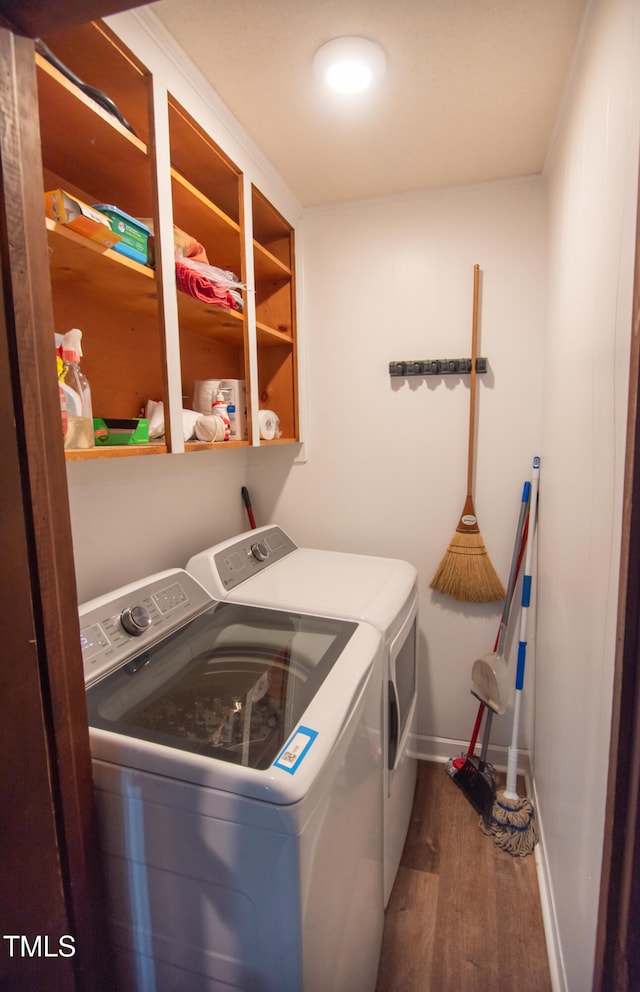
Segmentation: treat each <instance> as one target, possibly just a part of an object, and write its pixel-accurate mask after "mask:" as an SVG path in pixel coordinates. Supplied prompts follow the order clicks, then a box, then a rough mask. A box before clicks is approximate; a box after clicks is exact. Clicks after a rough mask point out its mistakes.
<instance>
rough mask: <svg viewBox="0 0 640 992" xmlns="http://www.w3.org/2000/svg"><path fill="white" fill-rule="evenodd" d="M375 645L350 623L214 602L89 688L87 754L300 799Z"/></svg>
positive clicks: (284, 799)
mask: <svg viewBox="0 0 640 992" xmlns="http://www.w3.org/2000/svg"><path fill="white" fill-rule="evenodd" d="M372 637H373V640H372ZM365 645H366V647H365ZM378 647H379V636H378V635H377V634H376V633H375V632H374V631H373V630H372V629H371V628H364V627H362V626H361V625H358V624H356V623H352V622H350V621H346V620H334V619H327V618H324V617H317V616H311V617H310V616H303V615H301V614H294V613H284V612H279V611H275V610H267V609H260V608H256V607H252V606H244V605H237V604H234V603H218V604H216V605H215V606H214V607H212V608H210V609H207V610H206V611H205V612H204V613H202V614H201V615H199V616H197V617H195V618H194V619H192V620H190V621H189V622H188V623H187V624H185V625H184V626H182V627H180V628H179V629H178V630H176V631H174V632H173V633H171V634H170V635H169V636H167V637H165V638H163V639H162V640H160V641H159V642H158V643H156V644H154V645H151V646H150V647H148V648H147V649H146V650H144V651H142V652H141V653H140V654H137V655H135V656H134V657H133V658H131V659H130V660H128V661H127V662H126V663H125V664H124V665H122V666H120V667H118V668H117V669H115V670H113V671H112V672H110V673H109V674H107V675H106V676H105V677H104V678H102V679H101V680H99V681H97V682H95V683H94V684H93V685H91V686H90V687H89V688H88V690H87V708H88V713H89V725H90V727H91V728H92V750H93V754H94V758H102V759H103V760H107V761H114V762H116V763H118V764H121V765H125V764H130V765H131V767H135V768H138V769H143V770H149V771H154V772H158V773H161V774H164V775H168V776H170V777H177V778H182V779H186V780H190V781H196V782H198V783H201V784H204V785H209V786H212V787H217V788H222V789H225V790H228V791H235V792H241V793H243V794H245V795H251V796H254V797H256V798H266V797H268V798H269V800H270V801H271V802H278V803H289V802H294V801H297V799H298V798H300V797H301V794H302V793H303V792H304V791H305V783H307V782H308V780H309V775H308V774H307V773H309V774H310V775H311V779H313V778H314V776H315V774H316V773H317V771H318V768H319V764H318V761H319V760H320V759H319V756H320V755H321V754H322V755H325V756H326V754H325V752H327V749H328V750H330V749H331V746H332V741H335V739H336V738H337V735H338V734H339V732H340V728H341V727H342V726H343V724H344V723H345V722H346V721H348V720H349V718H350V711H351V707H352V706H353V704H354V697H357V695H358V693H359V692H360V691H361V686H362V683H363V680H365V679H366V677H368V674H369V672H370V670H371V668H372V666H373V664H374V661H375V658H376V656H377V650H378ZM363 648H364V649H363ZM339 659H342V660H341V662H340V664H339V665H337V664H336V663H337V662H338V660H339ZM345 666H348V669H347V670H346V671H345ZM317 738H321V740H320V743H319V745H318V744H317V742H316V739H317ZM310 752H313V753H312V755H311V760H307V755H308V753H310ZM212 759H215V760H212ZM303 766H304V767H303ZM299 772H301V774H298V773H299Z"/></svg>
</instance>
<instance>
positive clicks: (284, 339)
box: [256, 321, 293, 347]
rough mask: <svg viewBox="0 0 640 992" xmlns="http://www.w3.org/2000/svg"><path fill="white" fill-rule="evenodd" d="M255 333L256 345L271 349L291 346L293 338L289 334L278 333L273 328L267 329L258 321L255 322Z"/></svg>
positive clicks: (266, 326) (267, 327)
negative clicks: (286, 345) (285, 345)
mask: <svg viewBox="0 0 640 992" xmlns="http://www.w3.org/2000/svg"><path fill="white" fill-rule="evenodd" d="M256 332H257V336H258V344H263V345H266V346H267V347H269V346H272V347H273V346H275V345H279V344H288V345H293V338H292V337H291V335H290V334H287V333H286V332H284V331H278V330H276V328H275V327H269V326H268V325H267V324H261V323H260V322H259V321H257V322H256Z"/></svg>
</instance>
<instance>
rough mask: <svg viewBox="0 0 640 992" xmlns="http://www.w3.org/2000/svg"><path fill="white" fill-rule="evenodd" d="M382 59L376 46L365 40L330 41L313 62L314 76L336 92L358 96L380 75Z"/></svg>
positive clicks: (383, 62)
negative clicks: (357, 94)
mask: <svg viewBox="0 0 640 992" xmlns="http://www.w3.org/2000/svg"><path fill="white" fill-rule="evenodd" d="M385 68H386V58H385V54H384V52H383V50H382V49H381V47H380V45H377V44H376V43H375V42H374V41H368V40H367V39H366V38H356V37H353V38H333V40H332V41H328V42H327V43H326V44H325V45H323V46H322V47H321V48H319V49H318V51H317V52H316V54H315V56H314V59H313V69H314V72H315V73H316V75H317V76H318V77H319V78H320V79H321V80H322V81H323V82H324V83H326V84H327V86H329V87H330V88H331V89H332V90H337V91H338V92H339V93H360V92H361V91H362V90H366V89H367V87H369V86H372V85H373V83H376V82H378V80H379V79H381V78H382V76H383V75H384V71H385Z"/></svg>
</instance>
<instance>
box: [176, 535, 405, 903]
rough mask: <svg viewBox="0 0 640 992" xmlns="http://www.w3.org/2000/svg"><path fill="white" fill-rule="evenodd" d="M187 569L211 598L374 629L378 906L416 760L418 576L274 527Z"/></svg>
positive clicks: (394, 562) (388, 883) (395, 859)
mask: <svg viewBox="0 0 640 992" xmlns="http://www.w3.org/2000/svg"><path fill="white" fill-rule="evenodd" d="M186 569H187V571H188V572H190V573H191V574H192V575H194V576H195V578H197V579H198V581H199V582H200V583H201V584H202V585H203V586H204V587H205V589H207V590H208V591H209V592H210V593H211V595H212V596H213V597H214V598H216V599H221V600H222V599H225V600H227V601H233V602H237V603H251V604H255V605H260V606H270V607H275V608H277V609H287V610H301V611H303V612H305V613H313V614H316V615H319V616H327V617H344V618H350V619H354V620H358V621H365V622H367V623H369V624H371V625H372V626H374V627H375V628H376V629H377V630H378V631H380V634H381V636H382V640H383V667H382V679H381V685H380V689H381V706H382V724H383V751H384V778H383V809H384V905H385V906H386V905H387V903H388V901H389V897H390V895H391V889H392V887H393V882H394V879H395V877H396V873H397V871H398V866H399V863H400V857H401V855H402V850H403V847H404V843H405V840H406V836H407V831H408V828H409V822H410V819H411V809H412V805H413V797H414V793H415V784H416V774H417V760H416V758H415V757H414V756H412V755H411V754H410V753H409V750H408V745H409V740H410V736H411V734H412V732H413V730H414V729H415V711H416V699H417V598H418V597H417V578H418V573H417V571H416V569H415V567H414V566H413V565H411V564H410V563H409V562H407V561H402V560H399V559H395V558H382V557H374V556H370V555H358V554H345V553H342V552H335V551H323V550H319V549H311V548H300V547H298V546H297V545H296V544H295V543H294V542H293V540H292V539H291V538H290V537H289V536H288V534H286V533H285V532H284V531H283V530H282V528H281V527H278V526H266V527H258V528H256V529H254V530H251V531H247V532H246V533H244V534H241V535H239V536H238V537H235V538H231V539H230V540H227V541H223V542H222V543H220V544H217V545H214V546H213V547H211V548H207V549H206V550H205V551H202V552H200V553H199V554H197V555H194V556H193V557H192V558H191V559H190V560H189V561H188V562H187V565H186Z"/></svg>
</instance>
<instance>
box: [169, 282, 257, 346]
mask: <svg viewBox="0 0 640 992" xmlns="http://www.w3.org/2000/svg"><path fill="white" fill-rule="evenodd" d="M178 319H179V322H180V330H181V331H193V332H195V333H197V334H203V335H205V336H206V337H209V338H213V339H214V340H216V341H224V342H225V343H226V344H235V345H237V346H239V347H241V346H242V345H243V343H244V313H243V312H242V311H240V310H229V309H228V307H222V306H219V305H217V304H211V303H203V302H202V301H201V300H196V299H195V297H193V296H189V295H188V294H187V293H181V292H179V293H178Z"/></svg>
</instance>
